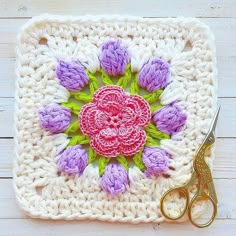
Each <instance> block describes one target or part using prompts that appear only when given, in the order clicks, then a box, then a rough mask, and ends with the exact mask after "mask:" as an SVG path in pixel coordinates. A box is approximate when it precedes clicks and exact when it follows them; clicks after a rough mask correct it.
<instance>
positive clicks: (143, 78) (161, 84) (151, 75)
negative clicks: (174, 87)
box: [138, 59, 170, 92]
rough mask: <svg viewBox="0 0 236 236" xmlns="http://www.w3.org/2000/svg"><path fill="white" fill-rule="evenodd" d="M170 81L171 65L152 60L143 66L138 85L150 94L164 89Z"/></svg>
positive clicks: (159, 60)
mask: <svg viewBox="0 0 236 236" xmlns="http://www.w3.org/2000/svg"><path fill="white" fill-rule="evenodd" d="M169 81H170V65H169V64H168V63H167V62H165V61H163V60H161V59H152V60H150V61H148V62H147V63H146V64H144V65H143V67H142V69H141V70H140V72H139V76H138V83H139V85H140V86H141V87H142V88H146V89H147V91H148V92H154V91H156V90H158V89H163V88H165V87H166V86H167V84H168V83H169Z"/></svg>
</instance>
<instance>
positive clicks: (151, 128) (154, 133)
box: [145, 123, 170, 140]
mask: <svg viewBox="0 0 236 236" xmlns="http://www.w3.org/2000/svg"><path fill="white" fill-rule="evenodd" d="M145 131H146V134H147V136H151V137H152V138H156V139H159V140H161V139H169V138H170V135H168V134H166V133H164V132H161V131H160V130H158V129H157V128H156V126H155V125H154V124H152V123H149V124H148V126H147V127H146V128H145Z"/></svg>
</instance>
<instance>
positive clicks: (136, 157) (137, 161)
mask: <svg viewBox="0 0 236 236" xmlns="http://www.w3.org/2000/svg"><path fill="white" fill-rule="evenodd" d="M142 154H143V150H141V151H139V152H138V153H136V154H135V155H134V157H133V162H134V164H135V166H137V167H138V168H139V169H140V170H141V171H145V170H146V166H145V165H144V163H143V159H142Z"/></svg>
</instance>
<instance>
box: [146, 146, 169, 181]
mask: <svg viewBox="0 0 236 236" xmlns="http://www.w3.org/2000/svg"><path fill="white" fill-rule="evenodd" d="M142 158H143V163H144V164H145V166H146V168H147V169H146V171H145V174H146V176H147V177H150V176H158V175H160V174H162V173H165V172H166V171H167V170H168V160H169V158H170V154H169V153H168V152H166V151H165V150H164V149H162V148H159V147H145V148H144V150H143V155H142Z"/></svg>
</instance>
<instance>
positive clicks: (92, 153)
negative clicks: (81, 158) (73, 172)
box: [88, 147, 97, 164]
mask: <svg viewBox="0 0 236 236" xmlns="http://www.w3.org/2000/svg"><path fill="white" fill-rule="evenodd" d="M96 157H97V153H96V152H95V151H94V150H93V149H92V148H91V147H89V148H88V162H89V164H91V163H93V162H94V161H95V159H96Z"/></svg>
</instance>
